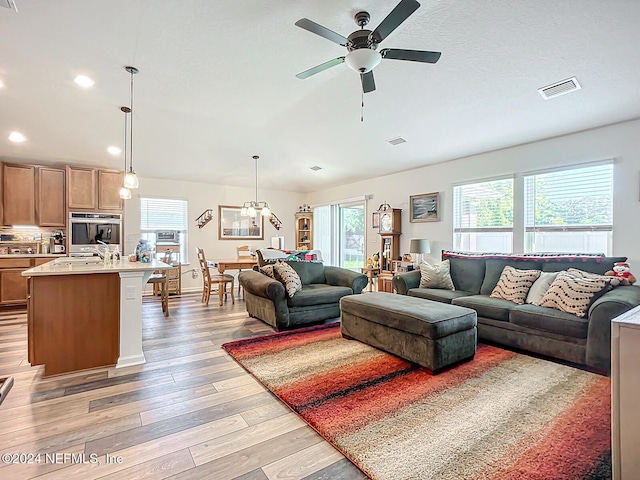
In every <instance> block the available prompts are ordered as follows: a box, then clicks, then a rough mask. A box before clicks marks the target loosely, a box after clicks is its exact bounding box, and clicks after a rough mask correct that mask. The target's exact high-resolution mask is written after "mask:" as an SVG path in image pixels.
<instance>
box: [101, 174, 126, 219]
mask: <svg viewBox="0 0 640 480" xmlns="http://www.w3.org/2000/svg"><path fill="white" fill-rule="evenodd" d="M123 181H124V174H123V173H122V172H115V171H109V170H98V208H99V209H100V210H122V207H123V205H122V199H121V198H120V188H121V187H122V184H123Z"/></svg>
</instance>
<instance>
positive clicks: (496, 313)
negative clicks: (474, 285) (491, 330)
mask: <svg viewBox="0 0 640 480" xmlns="http://www.w3.org/2000/svg"><path fill="white" fill-rule="evenodd" d="M451 303H452V304H453V305H460V306H461V307H467V308H472V309H474V310H475V311H476V312H477V313H478V317H487V318H493V319H495V320H501V321H504V322H508V321H509V313H510V312H511V310H513V309H514V308H515V307H517V305H516V304H515V303H513V302H511V301H509V300H503V299H501V298H491V297H489V296H487V295H472V296H470V297H458V298H454V299H453V300H451Z"/></svg>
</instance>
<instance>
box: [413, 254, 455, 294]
mask: <svg viewBox="0 0 640 480" xmlns="http://www.w3.org/2000/svg"><path fill="white" fill-rule="evenodd" d="M420 288H440V289H443V290H455V287H454V286H453V280H451V273H450V272H449V260H444V261H442V262H440V263H436V264H435V265H431V264H429V263H427V262H425V261H424V260H423V261H422V263H421V264H420Z"/></svg>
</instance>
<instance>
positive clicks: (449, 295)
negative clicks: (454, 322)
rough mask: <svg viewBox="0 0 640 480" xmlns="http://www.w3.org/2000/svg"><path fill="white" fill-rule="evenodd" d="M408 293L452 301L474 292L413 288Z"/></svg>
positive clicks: (435, 299) (447, 301) (436, 299)
mask: <svg viewBox="0 0 640 480" xmlns="http://www.w3.org/2000/svg"><path fill="white" fill-rule="evenodd" d="M407 295H409V296H410V297H418V298H425V299H427V300H433V301H436V302H442V303H451V300H453V299H454V298H459V297H469V296H471V295H473V293H471V292H463V291H462V290H443V289H441V288H411V289H409V291H408V292H407Z"/></svg>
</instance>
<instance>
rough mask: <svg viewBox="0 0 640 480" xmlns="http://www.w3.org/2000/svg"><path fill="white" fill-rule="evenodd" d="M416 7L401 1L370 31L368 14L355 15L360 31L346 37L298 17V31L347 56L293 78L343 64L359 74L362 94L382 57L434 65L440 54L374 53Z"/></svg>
mask: <svg viewBox="0 0 640 480" xmlns="http://www.w3.org/2000/svg"><path fill="white" fill-rule="evenodd" d="M419 6H420V4H419V3H418V2H417V1H416V0H401V1H400V3H398V5H396V7H395V8H394V9H393V10H392V11H391V13H390V14H389V15H387V17H386V18H385V19H384V20H383V21H382V23H380V25H378V27H377V28H376V29H375V30H373V31H371V30H366V29H365V28H364V27H365V26H366V25H367V24H368V23H369V19H370V18H371V17H370V16H369V13H368V12H358V13H356V14H355V16H354V19H355V21H356V23H357V24H358V25H359V26H360V30H356V31H355V32H353V33H352V34H351V35H349V36H348V37H347V38H345V37H343V36H342V35H340V34H338V33H336V32H334V31H332V30H329V29H328V28H326V27H323V26H322V25H319V24H317V23H315V22H313V21H311V20H309V19H308V18H302V19H300V20H298V21H297V22H296V25H297V26H298V27H300V28H304V29H305V30H308V31H309V32H311V33H315V34H316V35H320V36H321V37H324V38H326V39H327V40H331V41H332V42H335V43H337V44H338V45H342V46H343V47H347V50H348V51H349V53H347V54H346V55H345V56H342V57H338V58H334V59H333V60H329V61H328V62H324V63H321V64H320V65H316V66H315V67H313V68H310V69H309V70H305V71H304V72H301V73H299V74H297V75H296V77H298V78H300V79H305V78H308V77H310V76H311V75H315V74H316V73H320V72H322V71H324V70H327V69H329V68H331V67H335V66H336V65H340V64H341V63H346V64H347V65H348V66H349V67H350V68H351V69H353V70H354V71H356V72H358V73H359V74H360V80H361V82H362V91H363V93H369V92H372V91H374V90H375V89H376V84H375V81H374V79H373V69H374V68H375V67H376V66H377V65H378V64H379V63H380V61H381V60H382V59H383V58H389V59H393V60H408V61H411V62H423V63H436V62H437V61H438V59H439V58H440V55H441V53H440V52H428V51H424V50H404V49H398V48H383V49H382V50H380V51H377V48H378V45H379V44H380V42H382V41H383V40H384V39H385V38H387V36H389V34H390V33H391V32H393V31H394V30H395V29H396V28H398V27H399V26H400V25H401V24H402V22H404V21H405V20H406V19H407V18H409V16H410V15H411V14H412V13H413V12H415V11H416V10H417V9H418V7H419Z"/></svg>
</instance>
